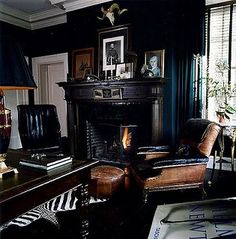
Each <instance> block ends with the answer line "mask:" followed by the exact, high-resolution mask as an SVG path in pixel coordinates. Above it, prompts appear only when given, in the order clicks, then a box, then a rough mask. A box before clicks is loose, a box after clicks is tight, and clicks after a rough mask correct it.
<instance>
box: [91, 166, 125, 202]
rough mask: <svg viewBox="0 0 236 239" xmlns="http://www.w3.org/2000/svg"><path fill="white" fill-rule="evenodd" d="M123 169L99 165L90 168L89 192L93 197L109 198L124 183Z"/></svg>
mask: <svg viewBox="0 0 236 239" xmlns="http://www.w3.org/2000/svg"><path fill="white" fill-rule="evenodd" d="M124 177H125V173H124V170H122V169H120V168H118V167H114V166H109V165H101V166H97V167H94V168H92V169H91V181H90V184H89V193H90V195H91V196H93V197H95V198H110V197H111V196H112V195H113V194H114V193H115V192H117V191H118V190H119V189H120V188H121V186H122V185H123V184H124Z"/></svg>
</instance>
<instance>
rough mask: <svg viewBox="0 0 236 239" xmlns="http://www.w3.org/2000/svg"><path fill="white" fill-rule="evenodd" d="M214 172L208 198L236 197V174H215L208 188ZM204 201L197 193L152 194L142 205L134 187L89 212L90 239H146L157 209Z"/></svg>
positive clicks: (197, 191)
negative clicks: (168, 204)
mask: <svg viewBox="0 0 236 239" xmlns="http://www.w3.org/2000/svg"><path fill="white" fill-rule="evenodd" d="M211 173H212V170H210V169H207V172H206V176H205V190H206V192H207V195H208V196H207V198H209V199H211V198H222V197H232V196H236V183H235V182H236V173H232V172H229V171H221V172H219V171H218V170H215V173H214V177H213V181H212V184H211V186H209V184H208V181H209V180H210V178H211ZM195 200H202V199H201V193H200V191H199V190H198V189H191V190H183V191H175V192H170V191H169V192H158V193H153V194H152V195H151V196H150V198H149V201H148V203H147V204H145V205H144V204H143V203H142V200H141V194H140V192H139V190H138V189H137V188H136V187H135V185H133V187H131V189H130V190H129V191H126V192H123V193H120V194H118V195H116V197H114V198H112V199H111V200H110V201H108V202H104V203H100V204H93V205H91V209H90V232H91V238H92V239H95V238H103V239H126V238H127V239H128V238H129V239H131V238H136V239H146V238H147V236H148V232H149V229H150V227H151V223H152V218H153V215H154V212H155V209H156V207H157V205H159V204H164V203H178V202H184V201H195Z"/></svg>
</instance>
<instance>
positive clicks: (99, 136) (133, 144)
mask: <svg viewBox="0 0 236 239" xmlns="http://www.w3.org/2000/svg"><path fill="white" fill-rule="evenodd" d="M86 131H87V157H88V158H91V159H97V160H99V161H103V162H109V163H118V164H129V162H130V161H131V160H132V159H133V158H134V154H135V152H136V148H137V139H138V138H137V136H138V126H137V125H114V124H106V123H103V124H99V123H97V124H93V123H90V122H88V121H87V127H86Z"/></svg>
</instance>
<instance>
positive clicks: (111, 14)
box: [97, 3, 128, 26]
mask: <svg viewBox="0 0 236 239" xmlns="http://www.w3.org/2000/svg"><path fill="white" fill-rule="evenodd" d="M115 10H116V11H117V14H118V15H121V14H122V13H124V12H126V11H128V9H126V8H124V9H122V10H120V7H119V5H118V4H117V3H113V4H112V5H111V6H110V7H109V8H108V9H107V10H105V9H104V7H101V11H102V13H103V16H102V17H97V18H98V19H99V20H104V19H105V18H106V17H107V18H108V19H109V21H110V22H111V25H112V26H114V23H115V14H114V11H115Z"/></svg>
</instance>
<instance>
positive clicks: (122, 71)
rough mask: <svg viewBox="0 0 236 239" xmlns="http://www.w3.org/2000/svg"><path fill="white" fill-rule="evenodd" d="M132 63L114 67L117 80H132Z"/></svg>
mask: <svg viewBox="0 0 236 239" xmlns="http://www.w3.org/2000/svg"><path fill="white" fill-rule="evenodd" d="M133 72H134V70H133V63H123V64H117V65H116V77H118V78H119V79H130V78H133V75H134V74H133Z"/></svg>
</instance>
